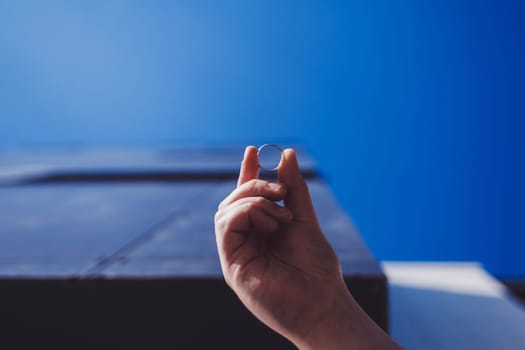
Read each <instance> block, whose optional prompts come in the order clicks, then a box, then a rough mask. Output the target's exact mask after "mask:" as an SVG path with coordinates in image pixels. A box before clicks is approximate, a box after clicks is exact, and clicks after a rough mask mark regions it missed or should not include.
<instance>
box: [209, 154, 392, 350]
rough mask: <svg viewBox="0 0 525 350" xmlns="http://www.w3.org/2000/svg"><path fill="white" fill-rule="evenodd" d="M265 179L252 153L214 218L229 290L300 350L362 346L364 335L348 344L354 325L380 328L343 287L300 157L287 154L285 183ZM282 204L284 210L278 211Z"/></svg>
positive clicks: (283, 172)
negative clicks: (313, 202) (299, 162)
mask: <svg viewBox="0 0 525 350" xmlns="http://www.w3.org/2000/svg"><path fill="white" fill-rule="evenodd" d="M258 175H259V166H258V158H257V149H256V148H255V147H253V146H250V147H247V148H246V151H245V155H244V160H243V162H242V165H241V170H240V174H239V180H238V186H237V188H236V189H235V190H234V191H233V192H232V193H231V194H230V195H229V196H227V197H226V198H225V199H224V200H223V201H222V203H221V204H220V205H219V210H218V211H217V213H216V215H215V232H216V239H217V246H218V250H219V257H220V261H221V268H222V271H223V274H224V277H225V280H226V283H227V284H228V285H229V286H230V287H231V288H232V289H233V290H234V291H235V293H236V294H237V295H238V297H239V298H240V300H241V301H242V302H243V303H244V305H245V306H246V307H247V308H248V309H249V310H250V311H251V312H252V313H253V314H254V315H255V316H256V317H258V318H259V319H260V320H261V321H262V322H264V323H265V324H266V325H268V326H269V327H270V328H272V329H274V330H275V331H277V332H278V333H280V334H282V335H283V336H284V337H286V338H288V339H289V340H290V341H292V342H293V343H294V344H295V345H297V346H298V347H300V348H305V349H306V348H316V347H322V348H324V349H328V348H333V349H336V348H338V347H339V346H343V345H344V346H348V345H351V344H361V342H358V343H356V341H358V340H359V336H357V335H356V336H355V337H354V338H351V339H349V336H351V335H352V333H353V332H351V331H349V330H348V327H349V324H352V323H353V324H354V326H355V325H361V324H363V322H365V323H366V322H371V323H372V324H373V322H372V321H370V320H369V319H368V318H367V317H366V315H365V314H364V312H363V311H362V310H361V309H360V308H359V306H358V305H357V303H355V301H354V300H353V298H352V297H351V295H350V293H349V292H348V290H347V288H346V286H345V284H344V281H343V278H342V274H341V269H340V265H339V261H338V259H337V256H336V255H335V253H334V251H333V249H332V247H331V246H330V244H329V243H328V241H327V240H326V238H325V236H324V234H323V233H322V231H321V228H320V226H319V223H318V220H317V216H316V214H315V210H314V207H313V204H312V201H311V199H310V194H309V192H308V187H307V185H306V182H305V181H304V179H303V177H302V175H301V172H300V170H299V166H298V163H297V158H296V154H295V152H294V151H293V150H291V149H287V150H285V151H284V152H283V155H282V160H281V163H280V165H279V169H278V177H279V182H278V183H270V182H268V181H264V180H260V179H258ZM280 200H284V206H280V205H278V204H277V203H275V202H276V201H280ZM374 326H375V325H372V326H369V328H370V327H372V328H373V327H374ZM375 327H376V328H378V327H377V326H375ZM359 329H360V330H362V329H363V327H359ZM379 331H380V330H379ZM361 333H363V332H361ZM334 341H335V342H334ZM338 342H340V343H338ZM351 342H353V343H351ZM336 343H337V344H336ZM383 348H384V347H383Z"/></svg>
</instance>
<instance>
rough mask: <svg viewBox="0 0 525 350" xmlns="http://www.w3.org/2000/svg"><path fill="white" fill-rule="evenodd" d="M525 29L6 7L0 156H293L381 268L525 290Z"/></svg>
mask: <svg viewBox="0 0 525 350" xmlns="http://www.w3.org/2000/svg"><path fill="white" fill-rule="evenodd" d="M524 15H525V5H524V3H523V2H522V1H511V0H502V1H496V0H485V1H472V0H456V1H453V0H445V1H439V2H436V1H421V0H419V1H418V0H404V1H388V0H375V1H374V0H372V1H370V0H368V1H365V0H359V1H352V2H348V1H341V2H337V1H317V2H314V1H290V2H288V1H287V2H283V1H250V2H242V1H224V2H217V1H181V2H172V1H148V2H144V1H99V2H96V1H91V2H87V1H86V2H74V3H73V2H69V1H49V2H45V3H44V2H39V1H0V77H1V78H0V101H1V104H0V147H1V148H3V149H10V148H18V147H28V146H32V147H35V146H36V147H45V146H46V145H68V144H69V145H70V144H81V145H87V146H143V145H147V146H165V145H194V144H210V145H212V144H237V145H238V144H261V143H267V142H273V143H279V144H284V145H286V144H291V143H300V144H303V145H304V146H305V147H306V148H307V149H308V150H309V151H310V152H311V153H312V154H313V155H314V156H315V157H316V158H317V160H318V162H319V167H320V170H321V172H322V173H323V174H324V176H325V177H326V179H327V181H328V182H329V183H330V185H331V186H332V187H333V189H334V192H335V193H336V194H337V197H338V199H339V201H340V202H341V204H342V205H343V206H344V208H345V209H346V210H347V211H348V212H349V213H350V214H351V216H352V217H353V219H354V221H355V222H356V224H357V226H358V227H359V229H360V231H361V233H362V235H363V236H364V238H365V240H366V241H367V243H368V245H369V246H370V247H371V249H372V250H373V252H374V254H375V255H376V256H377V257H378V258H380V259H387V260H475V261H481V262H482V263H484V264H485V266H486V267H487V268H488V269H489V271H491V272H493V273H495V274H498V275H502V276H524V275H525V262H524V261H523V259H522V258H521V253H522V252H521V251H522V247H523V246H524V243H525V242H524V238H523V236H524V226H523V223H522V221H523V220H522V217H523V216H524V215H523V213H524V211H525V203H524V199H523V198H525V184H524V180H523V179H524V178H525V165H524V161H523V159H525V157H524V149H525V141H524V140H523V137H522V134H523V132H524V131H525V121H524V116H525V105H524V102H523V101H524V96H525V89H524V81H525V79H524V78H525V68H524V65H523V62H525V45H524V44H523V43H524V42H525V28H524V23H525V21H523V19H524Z"/></svg>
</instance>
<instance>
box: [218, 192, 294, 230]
mask: <svg viewBox="0 0 525 350" xmlns="http://www.w3.org/2000/svg"><path fill="white" fill-rule="evenodd" d="M291 220H292V213H291V212H290V210H288V209H287V208H284V207H281V206H280V205H277V204H276V203H274V202H272V201H270V200H267V199H265V198H262V197H249V198H243V199H240V200H238V201H236V202H234V203H232V204H231V205H230V206H228V207H226V208H224V209H223V210H219V212H218V213H217V215H216V217H215V221H216V222H215V224H216V226H217V228H218V229H219V230H218V231H219V232H222V233H223V234H227V233H228V232H237V233H244V232H247V231H249V230H255V231H257V232H262V233H270V232H274V231H276V230H277V229H278V228H279V224H280V223H286V222H289V221H291Z"/></svg>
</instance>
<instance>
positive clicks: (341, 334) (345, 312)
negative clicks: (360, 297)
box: [296, 286, 357, 350]
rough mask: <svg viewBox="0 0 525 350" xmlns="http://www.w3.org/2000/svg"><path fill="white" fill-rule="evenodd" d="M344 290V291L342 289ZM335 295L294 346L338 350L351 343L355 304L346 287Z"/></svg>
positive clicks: (354, 320)
mask: <svg viewBox="0 0 525 350" xmlns="http://www.w3.org/2000/svg"><path fill="white" fill-rule="evenodd" d="M343 288H344V289H343ZM343 288H340V290H339V291H338V292H337V293H335V295H334V298H333V300H331V301H330V302H329V303H327V308H326V311H325V313H324V314H323V315H321V317H320V318H319V319H318V320H316V323H315V324H314V325H313V326H312V328H311V329H309V330H308V332H307V333H306V334H304V335H303V336H302V337H301V339H300V340H299V341H297V342H296V346H297V347H298V348H299V349H301V350H310V349H327V350H332V349H334V350H335V349H340V348H343V347H342V346H340V345H342V344H348V342H351V341H352V338H351V332H352V326H353V325H354V324H355V323H356V321H357V320H356V313H357V312H356V306H357V304H356V302H355V301H354V299H353V297H352V296H351V295H350V293H349V292H348V290H347V289H346V286H345V287H343Z"/></svg>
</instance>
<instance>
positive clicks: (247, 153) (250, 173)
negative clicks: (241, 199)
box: [237, 146, 259, 187]
mask: <svg viewBox="0 0 525 350" xmlns="http://www.w3.org/2000/svg"><path fill="white" fill-rule="evenodd" d="M258 177H259V158H258V156H257V148H256V147H255V146H248V147H246V149H245V150H244V159H243V160H242V163H241V170H240V172H239V179H238V181H237V187H239V186H240V185H242V184H244V183H246V182H248V181H250V180H252V179H257V178H258Z"/></svg>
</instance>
